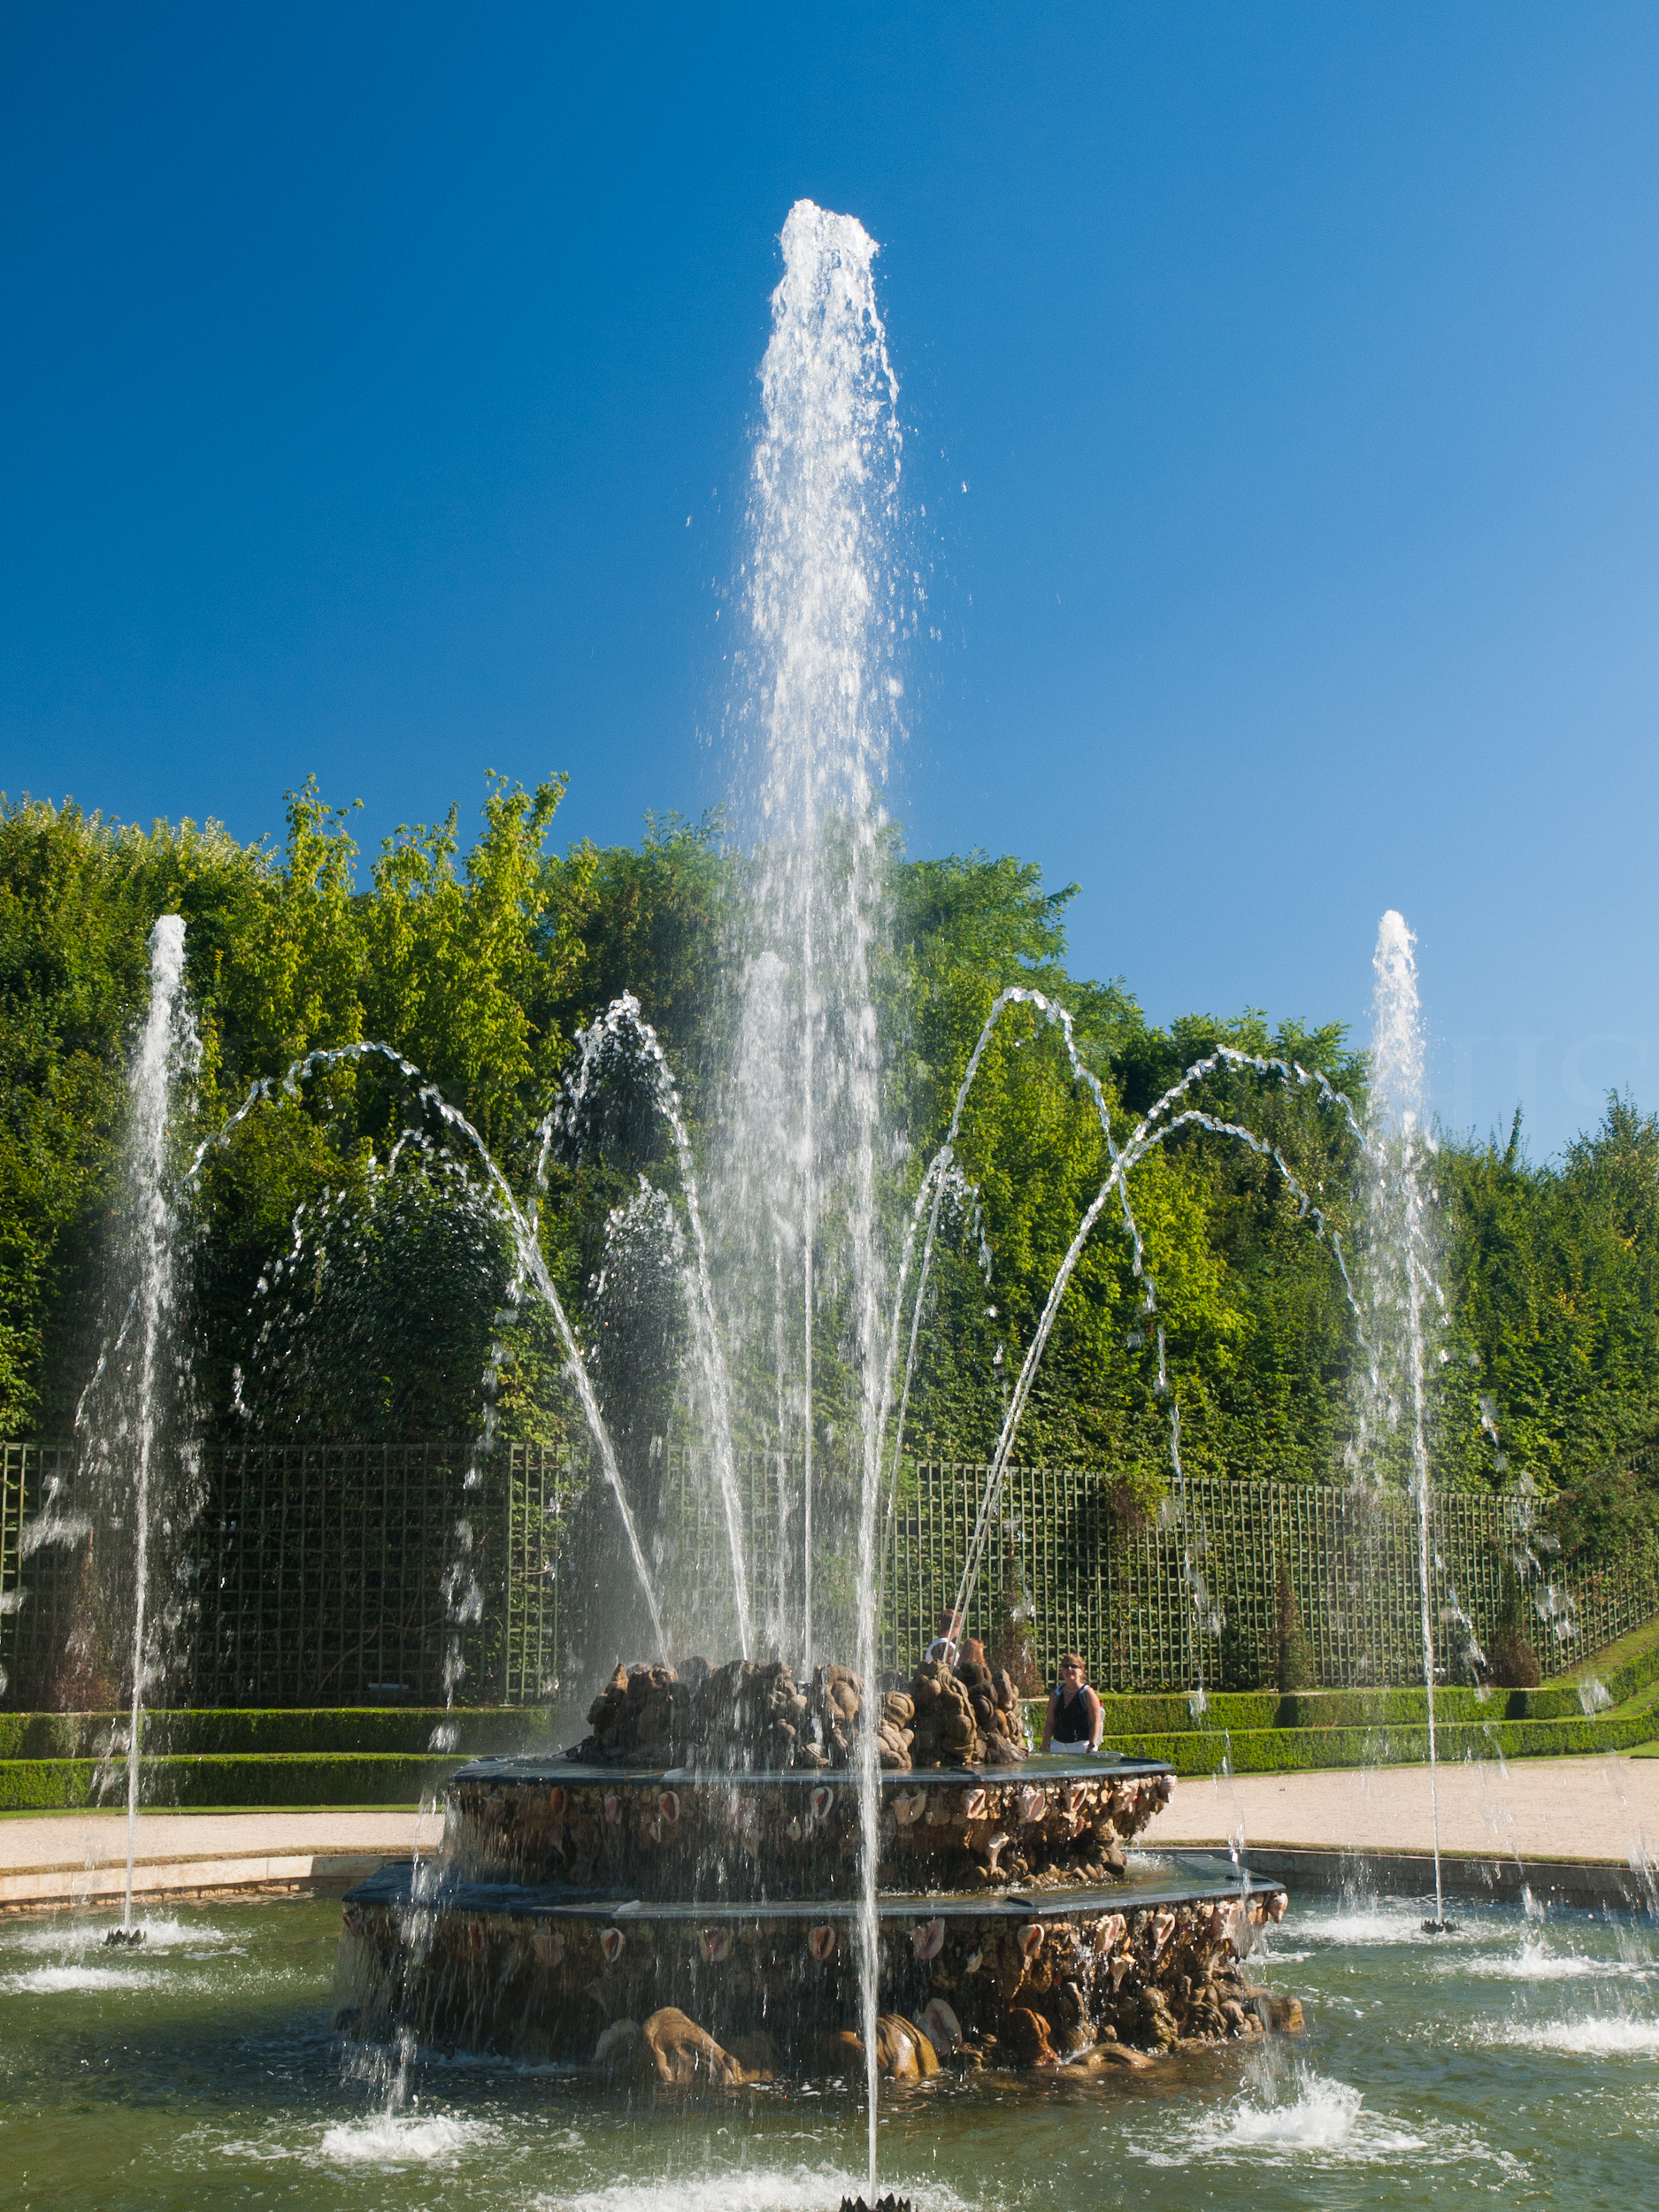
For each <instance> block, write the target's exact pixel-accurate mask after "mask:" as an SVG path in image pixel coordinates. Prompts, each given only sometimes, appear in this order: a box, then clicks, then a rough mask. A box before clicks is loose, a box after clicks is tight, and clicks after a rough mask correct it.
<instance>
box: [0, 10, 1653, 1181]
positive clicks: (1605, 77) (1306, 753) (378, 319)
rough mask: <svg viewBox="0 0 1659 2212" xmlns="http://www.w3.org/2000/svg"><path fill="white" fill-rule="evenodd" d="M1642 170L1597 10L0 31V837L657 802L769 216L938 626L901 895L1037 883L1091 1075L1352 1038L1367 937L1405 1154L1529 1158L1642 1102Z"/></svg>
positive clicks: (601, 813)
mask: <svg viewBox="0 0 1659 2212" xmlns="http://www.w3.org/2000/svg"><path fill="white" fill-rule="evenodd" d="M1656 113H1659V12H1655V11H1654V10H1653V9H1652V8H1650V7H1647V8H1643V7H1629V8H1624V7H1614V6H1601V5H1594V4H1586V5H1577V6H1574V7H1571V8H1567V7H1564V6H1557V7H1550V8H1544V7H1535V6H1526V5H1517V4H1514V0H1510V4H1507V5H1503V6H1483V5H1479V4H1474V0H1460V4H1459V5H1458V6H1456V7H1455V8H1448V7H1445V6H1444V5H1439V6H1425V7H1414V6H1410V5H1403V4H1394V5H1390V6H1388V7H1386V8H1385V7H1381V6H1369V7H1362V6H1337V5H1332V4H1320V5H1310V6H1306V7H1297V6H1288V5H1274V4H1269V0H1258V4H1254V5H1249V6H1238V7H1230V6H1225V5H1219V4H1217V5H1210V6H1204V7H1181V6H1179V5H1173V4H1166V5H1160V6H1158V7H1156V8H1150V7H1144V6H1141V7H1128V6H1120V7H1115V6H1109V5H1096V6H1091V7H1065V6H1056V7H1048V8H1038V7H1031V8H1014V7H1003V8H988V7H976V6H972V5H964V4H961V0H956V4H953V5H949V6H926V5H910V6H907V7H905V8H903V9H892V8H888V9H875V8H869V9H861V8H853V7H840V8H837V7H824V8H820V9H818V10H815V11H810V12H809V11H805V10H780V9H773V8H768V9H765V10H752V9H744V8H741V7H734V8H726V9H722V10H710V11H697V12H693V11H687V10H680V9H676V10H664V11H660V12H659V11H655V10H650V9H636V10H634V11H632V12H626V13H625V12H621V11H584V12H574V11H566V10H562V9H559V8H557V7H553V6H534V7H522V6H514V5H511V4H506V0H497V4H494V5H491V6H489V7H488V8H476V7H473V8H468V7H463V6H459V5H456V6H451V7H447V8H434V7H429V6H422V5H419V4H403V5H400V6H396V7H380V6H375V5H369V4H357V5H351V6H348V7H344V8H342V7H339V6H337V5H336V6H334V7H330V8H317V7H308V6H305V5H296V4H292V0H288V4H284V5H283V6H282V7H280V8H277V7H273V6H262V5H244V6H242V7H239V8H237V9H234V10H227V9H223V8H218V7H212V8H209V7H193V6H190V5H185V4H176V5H170V6H168V7H166V8H165V9H153V10H143V11H140V10H134V9H130V8H114V7H108V8H106V7H87V6H76V5H74V4H55V5H52V6H50V7H47V6H42V5H36V4H14V5H12V7H10V8H9V9H8V10H7V11H6V12H5V14H4V19H0V182H3V187H4V203H5V206H6V209H7V213H8V219H7V222H6V224H5V226H4V235H3V236H0V257H3V263H4V270H3V280H4V295H5V301H6V317H5V321H6V339H5V343H4V347H0V421H3V422H4V468H3V472H0V500H3V501H4V530H3V531H0V565H3V568H4V574H3V576H0V787H4V788H5V789H6V790H8V791H10V792H11V793H12V794H13V795H16V794H18V793H19V792H21V791H23V790H33V791H34V792H35V793H37V794H43V795H55V796H57V795H63V794H64V793H65V792H68V793H73V795H74V796H75V797H76V798H77V799H79V800H80V801H81V803H84V804H86V805H88V806H93V805H97V806H102V807H103V808H104V809H105V810H106V811H110V812H113V813H116V814H119V815H121V816H123V817H127V818H134V817H136V818H148V817H150V815H152V814H156V813H165V814H169V815H173V816H178V815H180V814H184V813H190V814H193V815H195V816H196V817H198V818H200V817H202V816H204V815H213V816H217V817H219V818H222V819H223V820H224V821H225V822H226V823H227V824H228V826H230V827H231V828H232V829H233V830H234V831H235V832H236V833H238V834H239V835H243V836H254V835H257V834H258V833H262V832H265V831H268V830H275V829H277V828H278V827H280V813H281V797H282V792H283V790H284V788H285V787H287V786H288V785H290V784H294V783H297V782H298V781H299V780H301V779H302V778H303V776H304V775H305V774H306V773H307V772H310V771H312V770H315V771H316V772H317V773H318V774H319V777H320V778H321V780H322V782H323V785H324V787H325V789H326V791H327V792H328V793H329V794H330V795H334V796H335V797H338V798H340V799H342V800H344V799H349V798H356V797H362V798H363V799H364V800H365V802H366V806H365V814H364V817H363V825H364V832H365V837H366V838H367V839H368V840H370V841H373V840H375V839H378V837H379V836H380V835H382V834H384V833H385V832H386V831H387V830H388V829H389V828H390V827H391V826H393V825H394V824H395V823H396V822H398V821H402V820H414V819H422V818H430V817H433V816H435V815H438V814H441V813H442V810H443V809H444V808H445V806H446V805H447V803H448V802H449V800H450V799H451V798H455V799H458V800H459V801H460V802H461V803H462V805H463V808H464V810H467V811H470V810H472V808H473V806H474V805H475V804H476V802H477V800H478V798H479V796H480V794H481V790H482V781H483V772H484V770H485V769H486V768H487V767H493V768H496V769H500V770H503V771H504V772H508V773H509V774H511V775H515V776H518V777H519V778H521V779H523V780H526V781H529V780H534V778H536V777H537V776H539V775H541V774H544V773H546V772H548V771H549V770H550V769H554V768H563V769H567V770H568V771H569V772H570V774H571V777H572V787H571V794H570V797H569V800H568V802H567V808H566V811H565V814H564V815H563V816H562V817H561V833H562V834H563V835H565V836H569V835H574V834H588V835H591V836H594V837H596V838H599V839H601V840H619V839H627V838H632V837H634V836H635V835H637V833H638V831H639V826H640V819H641V814H642V812H643V810H645V809H647V808H648V807H650V808H657V809H668V808H678V809H680V810H683V811H685V812H687V813H695V812H697V811H699V810H702V809H703V807H705V806H707V805H709V804H710V803H716V802H718V800H719V799H720V798H721V797H722V796H723V795H724V792H725V787H726V763H725V758H724V755H723V752H722V749H721V746H720V742H719V728H720V722H721V717H722V712H723V708H724V703H725V688H724V683H725V680H724V675H723V669H722V659H721V656H722V652H723V650H724V648H725V642H726V640H725V635H724V633H726V632H728V631H729V626H730V603H729V597H728V594H729V588H730V584H731V580H732V577H733V572H734V569H735V565H736V562H737V559H738V557H739V554H740V546H739V530H740V526H741V509H742V499H743V488H744V475H745V470H746V465H747V458H748V451H749V434H750V432H751V430H752V428H753V425H754V419H755V414H756V409H757V387H756V382H755V372H756V369H757V365H758V362H759V358H760V355H761V352H762V349H763V348H764V342H765V337H766V330H767V296H768V294H769V292H770V289H771V287H772V283H773V282H774V281H775V280H776V275H777V269H778V257H777V233H778V230H779V227H780V225H781V222H782V219H783V216H784V214H785V211H787V207H788V205H789V204H790V202H791V201H792V200H794V199H795V198H796V197H798V196H803V195H806V196H810V197H812V198H815V199H817V200H818V201H819V202H820V203H822V204H825V205H827V206H832V207H835V208H838V209H846V210H849V211H851V212H853V213H855V214H856V215H858V216H859V217H860V219H862V220H863V221H864V224H865V226H866V227H867V228H868V229H869V230H870V231H871V232H872V234H873V235H874V236H875V237H876V238H878V239H879V240H880V241H881V242H882V245H883V252H882V255H881V257H880V261H879V272H880V280H881V285H882V290H883V297H884V302H885V307H886V311H887V322H888V331H889V337H890V342H891V346H892V351H893V355H894V358H895V365H896V367H897V369H898V373H899V375H900V378H901V381H902V403H901V404H902V412H903V417H904V421H905V426H906V436H907V446H906V482H907V488H908V496H909V498H910V502H911V512H912V517H913V529H914V534H915V542H916V544H917V546H918V549H919V551H920V552H921V553H922V554H923V555H924V556H925V557H926V558H927V559H928V560H930V561H931V562H932V563H933V567H934V572H935V578H936V589H935V597H934V605H935V607H936V609H938V610H939V611H940V612H941V615H942V618H943V619H942V627H943V629H944V633H945V634H944V638H943V641H942V642H941V643H939V644H937V645H933V646H932V647H931V648H928V649H922V650H920V651H919V652H918V657H917V659H916V661H915V663H914V664H913V665H912V667H911V670H910V685H909V692H910V704H911V709H912V725H911V734H910V739H909V741H908V742H907V745H906V748H905V752H904V757H903V758H902V760H901V761H900V763H899V764H898V765H897V769H896V772H895V781H894V787H893V790H892V794H891V798H892V804H893V809H894V811H895V813H896V814H897V815H898V816H899V818H901V819H902V822H903V823H904V825H905V827H906V833H907V837H908V840H909V843H910V849H911V850H912V851H913V852H916V853H919V854H931V853H938V852H943V851H949V850H953V849H964V848H966V847H968V846H971V845H974V844H983V845H986V846H988V847H990V848H992V849H998V850H1012V851H1015V852H1018V853H1019V854H1021V855H1022V856H1026V857H1029V858H1033V859H1036V860H1039V861H1041V864H1042V865H1043V867H1044V869H1045V871H1046V872H1047V875H1048V880H1049V881H1050V883H1051V884H1055V885H1058V884H1061V883H1064V882H1066V881H1069V880H1071V879H1076V880H1077V881H1079V883H1081V885H1082V886H1083V891H1082V895H1081V896H1080V897H1079V900H1078V901H1077V902H1076V905H1075V907H1074V910H1073V925H1072V948H1073V964H1074V966H1075V967H1076V968H1077V969H1078V970H1079V971H1080V972H1088V973H1094V974H1098V975H1102V976H1105V975H1113V974H1118V975H1122V976H1123V977H1124V978H1125V979H1126V981H1127V982H1128V983H1129V984H1130V986H1131V987H1133V989H1134V990H1135V991H1136V992H1137V993H1138V994H1139V995H1140V996H1141V1001H1142V1002H1143V1004H1144V1005H1145V1006H1146V1008H1147V1010H1148V1013H1149V1014H1151V1015H1152V1016H1153V1017H1154V1018H1157V1019H1167V1018H1169V1017H1171V1015H1173V1014H1176V1013H1179V1012H1181V1011H1184V1010H1190V1009H1200V1010H1215V1011H1224V1012H1225V1011H1231V1010H1237V1009H1238V1008H1239V1007H1240V1006H1242V1005H1244V1004H1247V1003H1250V1004H1256V1005H1260V1006H1263V1007H1264V1008H1265V1009H1266V1010H1268V1012H1269V1013H1270V1015H1271V1016H1272V1017H1274V1018H1279V1016H1282V1015H1300V1016H1302V1017H1304V1018H1308V1019H1310V1020H1318V1019H1328V1018H1341V1019H1346V1020H1348V1021H1349V1022H1351V1023H1353V1024H1355V1025H1356V1026H1358V1027H1360V1028H1363V1026H1364V1025H1365V1024H1366V1022H1367V1018H1368V1000H1369V991H1370V955H1371V942H1372V940H1373V937H1374V934H1375V930H1376V925H1377V920H1378V917H1379V914H1380V913H1381V911H1382V910H1383V909H1384V908H1385V907H1386V906H1398V907H1400V908H1401V909H1402V910H1403V911H1404V912H1405V914H1406V915H1407V917H1408V918H1409V920H1410V921H1411V923H1412V924H1413V926H1415V927H1416V929H1417V932H1418V934H1419V939H1420V948H1419V962H1420V967H1421V973H1422V981H1423V990H1424V995H1425V1002H1426V1005H1427V1009H1428V1012H1429V1017H1430V1019H1431V1022H1432V1027H1433V1032H1434V1039H1435V1048H1434V1057H1433V1068H1434V1080H1435V1086H1436V1094H1435V1096H1436V1104H1437V1106H1438V1107H1439V1110H1440V1112H1441V1114H1442V1115H1443V1116H1444V1117H1445V1118H1447V1119H1448V1120H1449V1121H1450V1122H1452V1123H1453V1124H1454V1125H1458V1126H1467V1125H1475V1126H1477V1127H1478V1128H1479V1129H1481V1130H1483V1131H1484V1130H1485V1129H1486V1128H1488V1127H1490V1126H1492V1125H1494V1124H1499V1123H1507V1120H1508V1117H1509V1112H1510V1111H1511V1110H1512V1109H1513V1106H1514V1104H1515V1103H1516V1101H1517V1097H1518V1098H1520V1099H1522V1100H1523V1101H1524V1102H1525V1107H1526V1110H1527V1115H1528V1120H1529V1125H1530V1128H1531V1132H1532V1143H1533V1147H1534V1149H1535V1150H1539V1151H1546V1150H1548V1149H1551V1148H1555V1147H1557V1146H1559V1145H1560V1144H1561V1143H1563V1141H1566V1140H1567V1139H1568V1138H1569V1137H1570V1136H1571V1133H1573V1131H1574V1130H1575V1129H1577V1128H1578V1127H1579V1126H1580V1125H1584V1124H1585V1123H1586V1122H1588V1121H1593V1120H1594V1118H1595V1117H1596V1114H1597V1112H1598V1110H1599V1102H1600V1096H1601V1093H1602V1092H1603V1091H1604V1090H1605V1089H1606V1088H1608V1087H1609V1086H1617V1087H1629V1088H1630V1089H1631V1090H1632V1092H1633V1093H1634V1094H1635V1095H1636V1097H1637V1098H1638V1099H1639V1100H1640V1101H1641V1102H1644V1103H1645V1104H1647V1105H1649V1106H1652V1105H1655V1104H1659V1012H1656V1010H1655V972H1656V967H1659V963H1656V962H1655V934H1656V927H1655V898H1654V895H1653V890H1652V869H1651V865H1650V861H1649V855H1650V851H1651V848H1652V843H1653V830H1654V821H1655V798H1656V797H1659V793H1656V792H1655V780H1656V779H1655V746H1654V724H1655V702H1656V700H1659V624H1656V622H1655V606H1656V600H1655V588H1656V587H1659V496H1656V494H1659V433H1656V429H1655V416H1656V411H1655V396H1656V395H1655V362H1656V361H1659V345H1656V343H1655V341H1656V340H1659V294H1656V291H1655V274H1656V270H1655V261H1656V259H1659V131H1655V127H1654V117H1655V114H1656ZM964 482H965V484H966V485H967V490H966V491H965V492H964V490H963V489H962V488H961V487H962V486H963V484H964ZM924 508H925V509H926V514H925V515H924V514H923V509H924ZM723 607H724V608H726V615H725V616H724V618H722V619H720V620H717V613H718V611H720V610H721V609H722V608H723Z"/></svg>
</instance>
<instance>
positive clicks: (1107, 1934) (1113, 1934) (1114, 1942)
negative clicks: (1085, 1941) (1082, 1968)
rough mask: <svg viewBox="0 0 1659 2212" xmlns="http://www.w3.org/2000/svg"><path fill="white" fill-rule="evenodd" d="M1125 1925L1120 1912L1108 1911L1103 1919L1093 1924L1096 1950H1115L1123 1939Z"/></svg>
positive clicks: (1126, 1924)
mask: <svg viewBox="0 0 1659 2212" xmlns="http://www.w3.org/2000/svg"><path fill="white" fill-rule="evenodd" d="M1127 1926H1128V1923H1127V1922H1126V1921H1125V1918H1124V1916H1123V1915H1122V1913H1120V1912H1113V1913H1108V1914H1107V1916H1106V1917H1105V1919H1104V1920H1100V1921H1097V1922H1096V1923H1095V1924H1094V1948H1095V1949H1096V1950H1097V1951H1115V1950H1116V1949H1117V1948H1118V1945H1119V1944H1120V1943H1121V1942H1122V1941H1123V1939H1124V1933H1125V1929H1126V1928H1127Z"/></svg>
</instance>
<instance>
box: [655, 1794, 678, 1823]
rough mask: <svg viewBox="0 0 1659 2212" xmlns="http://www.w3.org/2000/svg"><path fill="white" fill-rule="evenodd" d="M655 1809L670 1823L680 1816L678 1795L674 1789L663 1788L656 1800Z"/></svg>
mask: <svg viewBox="0 0 1659 2212" xmlns="http://www.w3.org/2000/svg"><path fill="white" fill-rule="evenodd" d="M657 1812H658V1813H659V1814H660V1815H661V1816H662V1817H663V1819H664V1820H665V1821H668V1822H670V1823H671V1824H672V1822H674V1821H676V1820H678V1819H679V1818H680V1796H679V1793H678V1792H677V1791H675V1790H664V1792H663V1793H662V1795H661V1796H660V1797H659V1798H658V1799H657Z"/></svg>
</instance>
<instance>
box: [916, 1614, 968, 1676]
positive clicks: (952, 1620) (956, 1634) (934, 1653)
mask: <svg viewBox="0 0 1659 2212" xmlns="http://www.w3.org/2000/svg"><path fill="white" fill-rule="evenodd" d="M934 1626H935V1627H936V1628H937V1630H938V1634H937V1635H936V1636H935V1637H934V1638H933V1642H932V1643H931V1644H929V1645H928V1647H927V1648H926V1651H925V1652H924V1653H923V1654H922V1658H923V1660H924V1662H926V1661H927V1660H929V1659H942V1660H943V1661H944V1663H945V1664H946V1666H948V1667H954V1666H955V1665H956V1654H957V1649H958V1647H959V1645H960V1643H961V1640H962V1627H963V1622H962V1616H961V1614H960V1613H941V1615H940V1616H939V1618H938V1620H937V1621H936V1622H935V1623H934Z"/></svg>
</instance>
